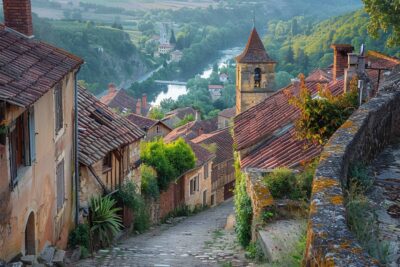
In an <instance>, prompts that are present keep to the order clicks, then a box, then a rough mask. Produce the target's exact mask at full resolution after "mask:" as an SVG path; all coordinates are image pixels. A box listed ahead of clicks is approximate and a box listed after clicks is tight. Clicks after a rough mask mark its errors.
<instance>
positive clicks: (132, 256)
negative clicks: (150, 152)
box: [74, 200, 253, 267]
mask: <svg viewBox="0 0 400 267" xmlns="http://www.w3.org/2000/svg"><path fill="white" fill-rule="evenodd" d="M233 213H234V210H233V201H232V200H228V201H227V202H224V203H222V204H221V205H219V206H217V207H215V208H211V209H208V210H206V211H203V212H201V213H199V214H197V215H194V216H192V217H188V218H185V219H183V220H182V221H180V222H178V223H177V224H175V225H162V226H160V227H156V228H154V229H152V230H150V231H149V232H147V233H145V234H142V235H137V236H133V237H130V238H128V239H126V240H125V241H122V242H121V243H119V244H118V245H116V246H115V247H113V248H110V249H109V250H102V251H99V252H98V253H97V254H96V256H95V257H94V259H86V260H84V261H81V262H78V263H77V264H75V265H74V266H79V267H89V266H115V267H125V266H126V267H128V266H138V267H142V266H143V267H147V266H154V267H168V266H171V267H172V266H178V267H179V266H190V267H192V266H194V267H196V266H224V265H225V266H253V264H251V263H249V262H248V261H247V260H246V259H245V257H244V253H245V252H244V251H243V250H242V249H241V248H240V246H239V245H238V244H237V243H236V239H235V233H234V230H233V229H232V227H229V229H224V227H225V225H226V222H227V218H228V216H229V215H231V216H230V217H232V214H233Z"/></svg>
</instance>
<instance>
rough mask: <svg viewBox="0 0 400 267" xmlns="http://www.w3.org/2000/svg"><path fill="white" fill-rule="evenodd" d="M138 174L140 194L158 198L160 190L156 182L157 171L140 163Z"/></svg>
mask: <svg viewBox="0 0 400 267" xmlns="http://www.w3.org/2000/svg"><path fill="white" fill-rule="evenodd" d="M140 175H141V176H142V194H143V195H144V196H146V197H148V198H152V199H158V198H159V196H160V190H159V188H158V183H157V172H156V171H155V170H154V169H153V168H152V167H150V166H147V165H146V164H142V165H141V166H140Z"/></svg>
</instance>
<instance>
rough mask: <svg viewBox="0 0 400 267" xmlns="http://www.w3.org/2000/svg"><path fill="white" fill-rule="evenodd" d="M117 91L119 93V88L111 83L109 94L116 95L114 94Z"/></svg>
mask: <svg viewBox="0 0 400 267" xmlns="http://www.w3.org/2000/svg"><path fill="white" fill-rule="evenodd" d="M116 91H117V87H116V86H115V84H113V83H109V84H108V92H109V93H114V92H116Z"/></svg>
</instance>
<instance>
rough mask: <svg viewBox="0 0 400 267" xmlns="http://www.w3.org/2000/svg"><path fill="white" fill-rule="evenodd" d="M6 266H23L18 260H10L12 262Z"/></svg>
mask: <svg viewBox="0 0 400 267" xmlns="http://www.w3.org/2000/svg"><path fill="white" fill-rule="evenodd" d="M7 267H24V264H23V263H22V262H20V261H18V262H12V263H9V264H7Z"/></svg>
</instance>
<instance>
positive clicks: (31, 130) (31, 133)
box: [29, 107, 36, 165]
mask: <svg viewBox="0 0 400 267" xmlns="http://www.w3.org/2000/svg"><path fill="white" fill-rule="evenodd" d="M29 139H30V160H31V165H32V162H34V161H35V160H36V129H35V109H34V107H32V108H31V109H30V110H29Z"/></svg>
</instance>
